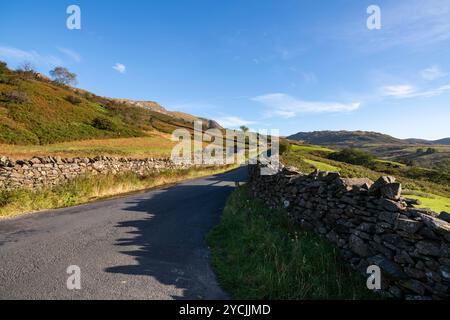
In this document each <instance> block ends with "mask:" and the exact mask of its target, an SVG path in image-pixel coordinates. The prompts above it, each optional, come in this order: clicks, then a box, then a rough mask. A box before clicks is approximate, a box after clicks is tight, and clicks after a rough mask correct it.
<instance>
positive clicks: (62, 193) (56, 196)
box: [0, 166, 233, 218]
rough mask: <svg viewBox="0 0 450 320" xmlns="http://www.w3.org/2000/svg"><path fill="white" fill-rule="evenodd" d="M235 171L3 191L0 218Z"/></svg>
mask: <svg viewBox="0 0 450 320" xmlns="http://www.w3.org/2000/svg"><path fill="white" fill-rule="evenodd" d="M232 168H233V166H227V167H213V166H211V167H204V168H200V169H176V170H165V171H161V172H158V173H156V172H155V173H151V174H148V175H146V176H139V175H137V174H135V173H124V174H121V175H104V176H85V177H80V178H76V179H74V180H71V181H69V182H68V183H66V184H63V185H60V186H55V187H53V188H45V189H41V190H37V191H31V190H27V189H18V190H0V218H6V217H13V216H16V215H19V214H22V213H27V212H34V211H39V210H44V209H54V208H63V207H69V206H73V205H78V204H82V203H86V202H90V201H93V200H96V199H101V198H106V197H111V196H114V195H119V194H125V193H128V192H133V191H139V190H145V189H149V188H153V187H157V186H161V185H164V184H169V183H175V182H179V181H181V180H186V179H191V178H195V177H200V176H206V175H210V174H214V173H220V172H224V171H226V170H230V169H232Z"/></svg>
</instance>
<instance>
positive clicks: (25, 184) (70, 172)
mask: <svg viewBox="0 0 450 320" xmlns="http://www.w3.org/2000/svg"><path fill="white" fill-rule="evenodd" d="M188 167H189V166H188V165H177V164H175V163H173V162H172V161H171V160H170V159H153V158H147V159H132V158H114V157H105V156H99V157H95V158H66V159H63V158H61V157H35V158H32V159H29V160H12V159H9V158H7V157H0V189H16V188H29V189H38V188H42V187H48V186H54V185H59V184H62V183H64V182H67V181H68V180H70V179H73V178H76V177H79V176H83V175H106V174H113V175H115V174H119V173H123V172H135V173H137V174H140V175H144V174H146V173H148V172H154V171H160V170H166V169H175V168H179V169H184V168H188Z"/></svg>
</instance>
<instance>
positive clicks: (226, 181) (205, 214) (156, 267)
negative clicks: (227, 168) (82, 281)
mask: <svg viewBox="0 0 450 320" xmlns="http://www.w3.org/2000/svg"><path fill="white" fill-rule="evenodd" d="M246 177H247V169H246V168H239V169H237V170H234V171H231V172H228V173H225V174H220V175H215V176H211V177H208V178H205V179H198V180H194V181H190V182H186V183H183V184H181V185H177V186H174V187H169V188H165V189H160V190H155V191H152V192H149V193H146V194H143V195H142V197H141V198H139V199H137V200H136V199H135V200H134V201H133V202H129V203H128V204H129V207H127V208H125V209H124V210H125V211H132V212H135V213H142V218H140V219H137V220H133V221H124V222H121V223H119V224H118V225H117V228H127V229H129V231H127V234H128V235H130V237H127V238H123V239H118V240H117V243H116V245H117V246H119V247H121V248H122V250H121V253H122V254H126V255H130V256H132V257H134V259H135V261H136V264H133V265H123V266H117V267H111V268H107V269H105V271H106V272H110V273H120V274H127V275H145V276H149V277H153V278H154V279H156V280H157V281H158V282H159V283H160V284H164V285H166V286H171V287H174V288H176V289H178V290H174V291H176V292H180V290H181V292H182V294H173V292H174V291H170V290H169V291H170V292H172V293H170V294H169V296H168V297H167V298H173V299H226V298H227V295H226V294H225V293H224V292H223V291H222V290H221V289H220V288H219V287H218V285H217V282H216V279H215V276H214V274H213V272H212V271H211V268H210V266H209V258H208V256H209V254H208V249H207V246H206V243H205V235H206V234H207V233H208V231H209V230H210V229H211V228H212V227H213V226H214V225H216V224H217V223H218V222H219V220H220V216H221V213H222V211H223V207H224V206H225V202H226V200H227V197H228V196H229V194H230V193H231V192H232V191H233V189H234V188H235V184H236V182H239V181H245V180H246Z"/></svg>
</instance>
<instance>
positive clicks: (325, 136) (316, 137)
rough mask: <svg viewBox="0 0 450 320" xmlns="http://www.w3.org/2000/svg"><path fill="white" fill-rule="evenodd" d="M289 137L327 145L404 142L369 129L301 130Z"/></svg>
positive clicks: (346, 145) (355, 145) (357, 145)
mask: <svg viewBox="0 0 450 320" xmlns="http://www.w3.org/2000/svg"><path fill="white" fill-rule="evenodd" d="M288 139H291V140H297V141H304V142H305V143H310V144H318V145H325V146H345V147H348V146H354V147H359V146H362V145H367V144H373V143H376V144H379V143H384V144H386V143H394V144H398V143H404V142H403V141H402V140H400V139H397V138H394V137H391V136H389V135H386V134H381V133H378V132H368V131H314V132H299V133H297V134H294V135H292V136H289V137H288Z"/></svg>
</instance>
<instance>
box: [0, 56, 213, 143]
mask: <svg viewBox="0 0 450 320" xmlns="http://www.w3.org/2000/svg"><path fill="white" fill-rule="evenodd" d="M199 119H200V118H198V117H195V116H190V115H185V116H181V115H180V114H179V113H176V112H171V111H168V110H166V109H165V108H163V107H162V106H160V105H159V104H158V103H156V102H151V101H132V100H126V99H111V98H105V97H100V96H97V95H95V94H93V93H90V92H88V91H85V90H82V89H76V88H72V87H69V86H65V85H61V84H57V83H55V82H53V81H51V80H49V79H48V78H47V77H45V76H42V75H40V74H37V73H34V72H18V71H12V70H9V69H8V68H7V66H6V64H4V63H0V144H8V145H47V144H54V143H63V142H69V141H79V140H91V139H109V138H132V137H147V136H154V132H160V133H171V132H172V131H173V130H174V129H177V128H188V129H190V130H192V127H193V126H192V124H193V121H194V120H199ZM210 124H213V122H211V121H209V120H206V121H204V128H205V129H206V128H208V126H209V125H210Z"/></svg>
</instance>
